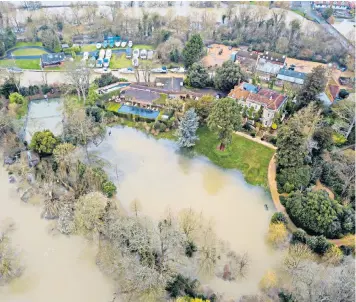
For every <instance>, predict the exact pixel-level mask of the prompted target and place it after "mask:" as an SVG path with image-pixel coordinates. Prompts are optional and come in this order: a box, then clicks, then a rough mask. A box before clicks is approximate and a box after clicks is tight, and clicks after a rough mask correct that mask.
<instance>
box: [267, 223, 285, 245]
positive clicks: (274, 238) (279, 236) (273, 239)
mask: <svg viewBox="0 0 356 302" xmlns="http://www.w3.org/2000/svg"><path fill="white" fill-rule="evenodd" d="M287 237H288V231H287V229H286V226H285V225H284V223H281V222H277V223H274V224H270V225H269V230H268V241H269V242H270V243H272V244H273V245H276V246H278V245H281V244H283V243H285V242H286V240H287Z"/></svg>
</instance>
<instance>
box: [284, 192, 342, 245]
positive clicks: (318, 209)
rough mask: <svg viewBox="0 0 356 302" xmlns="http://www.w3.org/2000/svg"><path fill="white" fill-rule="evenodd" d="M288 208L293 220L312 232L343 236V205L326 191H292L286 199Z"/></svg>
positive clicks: (334, 236)
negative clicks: (331, 197)
mask: <svg viewBox="0 0 356 302" xmlns="http://www.w3.org/2000/svg"><path fill="white" fill-rule="evenodd" d="M285 207H286V210H287V212H288V214H289V216H290V218H291V219H292V220H293V222H294V223H295V224H296V225H297V226H299V227H302V228H303V229H305V230H307V231H309V232H311V233H312V234H317V235H325V236H327V237H329V238H337V237H340V236H342V234H343V229H342V224H341V219H342V216H341V215H342V214H343V211H342V206H341V205H339V204H338V203H337V202H336V201H334V200H332V199H330V198H329V195H328V194H327V193H326V192H325V191H317V192H307V193H300V192H296V193H292V194H291V195H290V196H289V197H288V198H287V200H286V204H285Z"/></svg>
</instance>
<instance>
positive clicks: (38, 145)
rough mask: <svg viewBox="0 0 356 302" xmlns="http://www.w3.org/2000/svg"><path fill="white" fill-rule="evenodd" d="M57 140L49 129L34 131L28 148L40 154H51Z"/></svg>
mask: <svg viewBox="0 0 356 302" xmlns="http://www.w3.org/2000/svg"><path fill="white" fill-rule="evenodd" d="M57 144H58V140H57V139H56V137H55V136H54V134H53V133H52V132H51V131H49V130H43V131H38V132H35V134H34V135H33V137H32V140H31V144H30V148H31V149H32V150H34V151H36V152H38V153H39V154H40V155H51V154H52V153H53V150H54V148H55V147H56V145H57Z"/></svg>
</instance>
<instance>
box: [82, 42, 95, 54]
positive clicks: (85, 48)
mask: <svg viewBox="0 0 356 302" xmlns="http://www.w3.org/2000/svg"><path fill="white" fill-rule="evenodd" d="M95 50H96V45H95V44H86V45H83V46H82V49H81V51H83V52H84V51H95Z"/></svg>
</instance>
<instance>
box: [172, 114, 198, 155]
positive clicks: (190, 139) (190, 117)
mask: <svg viewBox="0 0 356 302" xmlns="http://www.w3.org/2000/svg"><path fill="white" fill-rule="evenodd" d="M198 119H199V118H198V116H197V114H196V113H195V111H194V109H193V108H191V109H189V110H188V111H187V112H186V113H185V114H184V116H183V118H182V120H181V121H180V123H179V127H178V130H177V136H178V145H179V146H180V147H182V148H190V147H193V146H194V145H195V142H196V141H197V140H198V136H197V134H196V132H197V129H198V126H199V122H198Z"/></svg>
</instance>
